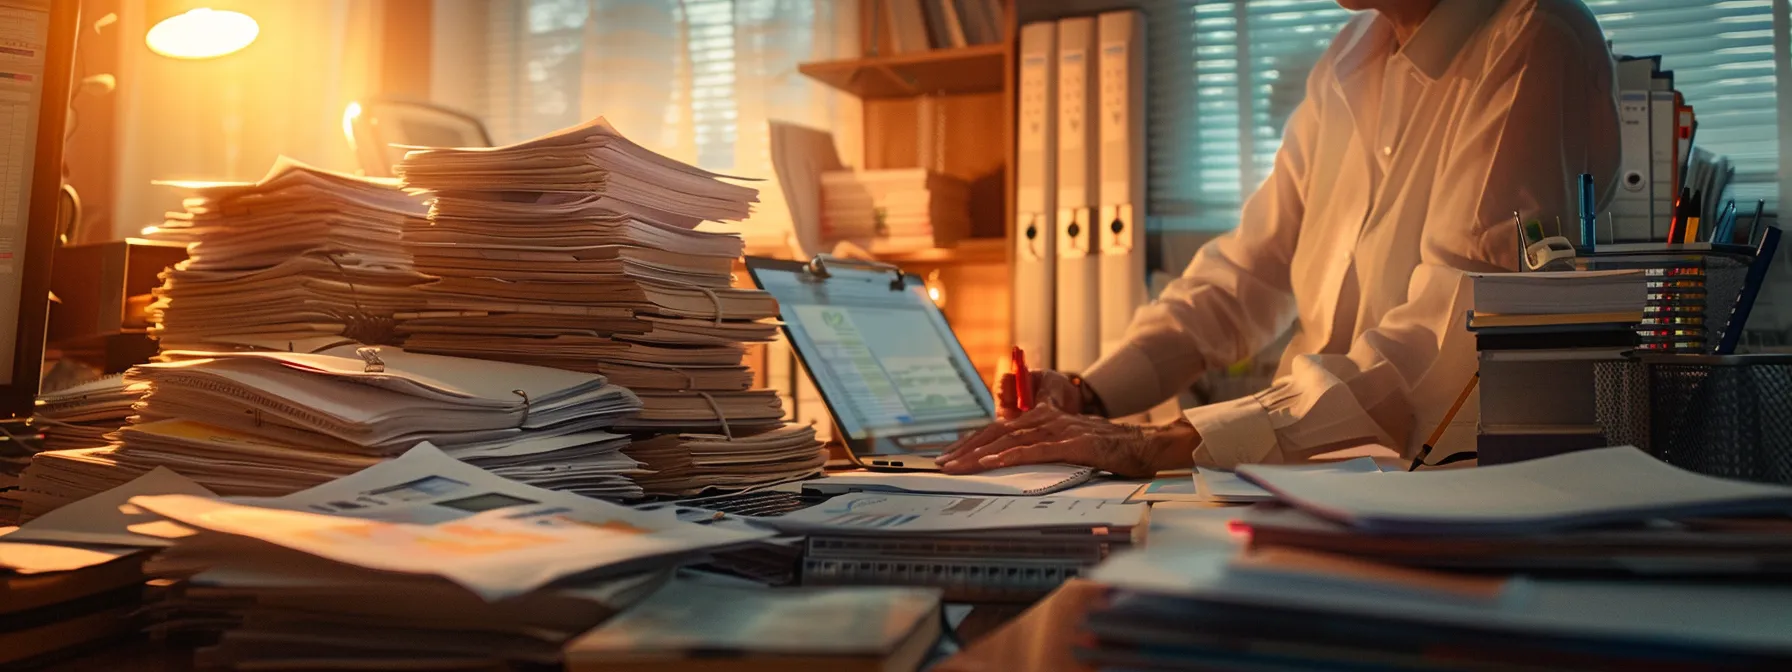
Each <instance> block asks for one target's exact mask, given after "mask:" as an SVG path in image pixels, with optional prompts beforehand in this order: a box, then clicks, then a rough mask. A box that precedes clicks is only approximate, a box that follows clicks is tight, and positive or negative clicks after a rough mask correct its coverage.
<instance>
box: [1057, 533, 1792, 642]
mask: <svg viewBox="0 0 1792 672" xmlns="http://www.w3.org/2000/svg"><path fill="white" fill-rule="evenodd" d="M1092 578H1093V579H1095V580H1096V581H1098V582H1100V583H1103V584H1106V585H1108V586H1111V587H1113V588H1114V589H1116V590H1115V592H1114V593H1113V594H1112V596H1111V598H1110V600H1109V602H1108V606H1105V607H1103V608H1099V609H1097V610H1095V611H1094V612H1092V613H1090V614H1089V616H1088V620H1087V622H1086V625H1085V628H1086V632H1084V633H1081V634H1080V635H1079V641H1080V642H1082V643H1081V644H1079V645H1078V646H1077V652H1076V654H1077V658H1078V659H1079V660H1081V661H1083V662H1085V663H1087V664H1090V665H1091V666H1094V667H1099V668H1103V669H1112V668H1126V669H1133V668H1141V667H1149V669H1153V670H1211V669H1216V668H1225V669H1336V668H1339V667H1345V666H1354V667H1362V668H1365V669H1407V670H1461V669H1547V670H1621V669H1647V668H1651V667H1676V668H1684V669H1782V668H1785V667H1786V666H1787V665H1788V664H1792V630H1788V629H1787V628H1786V627H1784V625H1785V624H1784V615H1785V614H1787V613H1792V589H1788V588H1786V587H1785V586H1784V585H1776V584H1753V585H1751V584H1738V583H1721V582H1720V583H1711V582H1687V583H1679V582H1669V581H1634V580H1633V581H1609V580H1584V579H1583V580H1575V579H1530V578H1525V577H1522V576H1520V577H1506V576H1500V575H1489V574H1485V573H1478V574H1446V573H1442V572H1430V571H1424V570H1414V569H1406V568H1402V567H1394V566H1388V565H1381V564H1377V563H1369V562H1361V561H1356V560H1353V559H1351V558H1346V557H1340V556H1335V555H1326V554H1319V553H1306V552H1300V551H1292V550H1275V551H1267V552H1265V551H1253V552H1249V553H1233V552H1229V551H1222V550H1191V549H1189V548H1186V547H1178V548H1169V547H1167V548H1163V549H1158V548H1157V546H1156V545H1155V544H1153V545H1152V546H1151V547H1149V548H1147V549H1145V550H1143V551H1135V552H1132V553H1127V554H1123V555H1120V556H1117V557H1115V558H1113V559H1111V560H1110V561H1109V562H1107V563H1104V564H1103V565H1102V566H1101V567H1099V568H1097V569H1096V570H1095V572H1094V573H1093V576H1092ZM1147 661H1148V665H1147Z"/></svg>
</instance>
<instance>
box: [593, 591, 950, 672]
mask: <svg viewBox="0 0 1792 672" xmlns="http://www.w3.org/2000/svg"><path fill="white" fill-rule="evenodd" d="M942 621H943V619H942V618H941V615H940V594H939V591H936V590H926V589H918V588H833V589H820V590H813V589H802V588H796V589H786V590H766V589H761V588H751V587H734V586H727V585H707V584H704V583H701V582H696V581H684V580H679V581H673V582H671V583H668V584H667V585H666V586H665V587H664V588H661V589H660V590H659V592H656V593H654V594H653V596H652V597H649V598H647V599H646V600H645V601H643V602H641V603H640V604H638V605H635V606H634V607H633V608H631V609H629V610H628V611H626V612H624V613H623V614H622V615H620V616H617V617H616V618H614V619H612V620H610V621H609V622H607V623H605V624H603V625H602V626H601V627H598V628H597V629H595V630H592V631H591V632H588V633H586V634H585V635H584V636H581V637H579V638H578V639H575V640H573V641H572V643H571V644H568V645H567V647H566V669H567V670H569V671H570V672H600V671H602V672H610V671H619V670H664V671H667V672H672V671H675V670H694V669H700V670H705V671H707V672H729V671H733V670H738V671H740V672H751V671H754V670H829V671H830V672H832V671H844V670H855V671H856V670H866V671H872V670H915V669H919V668H920V667H921V664H922V663H923V662H925V661H926V660H927V657H928V654H930V653H932V651H933V649H934V644H935V643H936V642H937V641H938V640H939V637H940V624H941V622H942Z"/></svg>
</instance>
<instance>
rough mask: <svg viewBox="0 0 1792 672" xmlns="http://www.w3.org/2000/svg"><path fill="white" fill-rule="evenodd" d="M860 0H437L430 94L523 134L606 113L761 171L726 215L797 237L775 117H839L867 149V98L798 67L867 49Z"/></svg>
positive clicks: (665, 149) (771, 233) (726, 165)
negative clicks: (778, 173) (747, 214)
mask: <svg viewBox="0 0 1792 672" xmlns="http://www.w3.org/2000/svg"><path fill="white" fill-rule="evenodd" d="M857 5H858V3H857V2H853V1H850V0H436V5H435V10H436V11H435V13H434V15H435V21H436V24H437V25H436V29H435V31H434V35H435V41H436V44H435V56H434V61H435V64H434V78H433V81H432V83H431V91H432V97H434V98H435V99H436V101H437V102H440V103H443V104H447V105H451V106H454V107H459V108H462V109H465V110H467V111H469V112H472V113H474V114H476V115H479V116H481V117H482V118H484V119H486V121H487V124H488V125H489V126H490V127H491V131H492V135H493V138H494V140H495V141H497V142H500V143H506V142H513V141H516V140H521V139H525V138H529V137H533V136H536V135H540V134H543V133H547V132H550V131H553V130H555V129H558V128H563V127H566V126H570V125H573V124H576V123H578V122H580V121H583V120H585V119H589V118H591V117H595V116H599V115H601V116H604V117H606V118H607V119H609V120H610V122H611V123H613V124H614V125H615V126H616V127H617V128H618V129H620V130H621V131H622V132H623V133H624V134H625V135H627V136H629V137H630V138H631V139H634V140H635V141H637V142H640V143H641V144H643V145H645V146H647V147H649V148H651V149H653V150H654V151H658V152H661V153H663V154H666V155H668V156H671V157H674V158H677V159H679V160H681V161H686V162H689V163H693V164H696V165H698V166H701V167H703V168H705V169H709V170H713V171H717V172H720V173H724V174H728V175H736V176H740V177H746V178H759V179H762V180H763V181H761V182H758V183H756V186H758V187H759V188H760V201H761V202H760V204H759V206H758V207H757V208H756V210H755V212H754V215H753V217H752V218H751V219H750V220H748V221H747V222H744V223H741V224H736V225H730V226H728V227H727V228H729V229H731V230H738V231H740V232H741V233H743V234H744V235H745V236H746V237H747V239H748V243H749V245H750V246H752V247H754V248H756V249H760V250H766V251H776V250H781V249H783V248H785V247H787V246H788V237H789V231H790V224H789V212H788V210H787V208H786V207H785V205H784V198H783V194H782V192H781V191H780V189H779V187H778V185H777V182H776V180H775V179H774V173H773V171H772V166H771V152H770V146H769V143H768V138H767V123H768V122H769V121H771V120H780V121H789V122H794V123H798V124H803V125H807V126H813V127H816V128H823V129H829V130H833V131H834V132H835V134H836V138H837V141H839V142H840V144H841V147H840V149H841V152H842V155H843V158H844V159H845V160H846V161H847V162H848V163H857V159H858V152H859V149H858V142H859V140H858V137H859V133H858V125H859V119H860V108H859V107H858V102H857V100H856V99H853V98H851V97H849V96H846V95H844V94H839V93H837V92H834V91H833V90H831V89H828V88H826V87H823V86H821V85H819V84H816V83H814V82H811V81H809V80H808V79H807V78H805V77H803V76H802V75H801V74H800V73H798V72H797V65H798V64H800V63H802V62H804V61H811V60H822V59H828V58H836V57H841V56H846V55H853V54H857V53H858V48H859V47H858V17H857Z"/></svg>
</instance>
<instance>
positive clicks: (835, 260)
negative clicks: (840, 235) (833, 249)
mask: <svg viewBox="0 0 1792 672" xmlns="http://www.w3.org/2000/svg"><path fill="white" fill-rule="evenodd" d="M830 264H831V265H834V266H838V267H847V268H859V269H863V270H867V271H889V272H891V273H894V274H896V278H895V279H894V280H891V281H890V291H893V292H899V291H902V290H903V289H906V288H907V287H908V283H907V282H905V281H904V280H903V277H904V276H905V275H906V274H905V273H903V272H902V268H901V267H900V266H897V265H895V264H890V263H885V262H881V261H871V260H869V259H847V258H845V257H836V256H834V255H831V254H817V255H815V256H814V257H813V258H811V259H809V263H808V264H805V265H804V266H803V268H804V270H807V271H808V272H809V275H812V276H815V277H817V278H827V277H832V274H831V273H830V272H829V271H828V266H829V265H830Z"/></svg>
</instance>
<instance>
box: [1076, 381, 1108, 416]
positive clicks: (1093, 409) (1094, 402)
mask: <svg viewBox="0 0 1792 672" xmlns="http://www.w3.org/2000/svg"><path fill="white" fill-rule="evenodd" d="M1066 375H1068V376H1069V377H1070V384H1071V385H1072V386H1074V387H1075V388H1076V395H1077V404H1078V407H1077V409H1076V412H1077V413H1080V414H1083V415H1096V416H1101V417H1103V418H1105V417H1109V416H1108V408H1107V404H1103V403H1102V402H1101V395H1099V394H1096V393H1095V388H1093V387H1090V386H1089V383H1088V382H1087V381H1085V380H1083V377H1082V376H1080V375H1077V374H1074V373H1072V374H1066Z"/></svg>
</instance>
